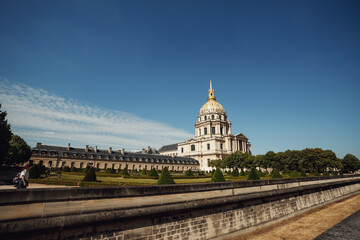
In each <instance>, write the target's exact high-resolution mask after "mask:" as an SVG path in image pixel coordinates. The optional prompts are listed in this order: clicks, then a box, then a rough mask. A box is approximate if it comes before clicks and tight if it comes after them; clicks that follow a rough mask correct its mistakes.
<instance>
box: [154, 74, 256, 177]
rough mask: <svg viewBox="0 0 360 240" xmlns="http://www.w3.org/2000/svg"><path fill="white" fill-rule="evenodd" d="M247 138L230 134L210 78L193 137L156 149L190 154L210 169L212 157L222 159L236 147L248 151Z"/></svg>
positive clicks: (161, 151) (227, 120)
mask: <svg viewBox="0 0 360 240" xmlns="http://www.w3.org/2000/svg"><path fill="white" fill-rule="evenodd" d="M248 140H249V139H248V138H247V137H246V136H245V135H243V134H242V133H239V134H236V135H232V134H231V122H230V120H229V119H228V118H227V114H226V111H225V109H224V108H223V106H222V105H221V104H220V103H218V102H217V101H216V98H215V94H214V89H213V88H212V83H211V80H210V89H209V92H208V98H207V102H206V103H205V104H204V105H203V106H202V107H201V109H200V112H199V114H198V118H197V121H196V123H195V137H194V138H191V139H189V140H188V141H185V142H180V143H176V144H170V145H165V146H163V147H161V148H160V149H159V153H160V154H162V155H167V156H182V157H190V158H194V159H196V160H198V161H199V162H200V168H201V170H207V171H208V170H211V169H212V168H211V167H209V163H210V161H211V160H216V159H224V158H225V157H226V156H228V155H230V154H231V153H233V152H235V151H241V152H244V153H245V152H246V153H249V154H251V144H250V142H249V141H248Z"/></svg>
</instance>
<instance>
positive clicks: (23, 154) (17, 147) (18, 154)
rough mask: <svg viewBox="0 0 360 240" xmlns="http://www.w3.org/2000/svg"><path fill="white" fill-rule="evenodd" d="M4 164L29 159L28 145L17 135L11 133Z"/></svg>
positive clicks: (29, 149) (29, 150)
mask: <svg viewBox="0 0 360 240" xmlns="http://www.w3.org/2000/svg"><path fill="white" fill-rule="evenodd" d="M9 145H10V146H9V150H8V155H7V157H6V164H7V165H11V164H14V163H18V164H20V163H24V162H27V161H29V159H30V156H31V148H30V146H29V145H28V144H27V143H26V142H25V141H24V139H22V138H21V137H19V136H18V135H14V134H11V139H10V142H9Z"/></svg>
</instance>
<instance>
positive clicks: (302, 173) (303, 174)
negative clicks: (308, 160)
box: [300, 169, 307, 177]
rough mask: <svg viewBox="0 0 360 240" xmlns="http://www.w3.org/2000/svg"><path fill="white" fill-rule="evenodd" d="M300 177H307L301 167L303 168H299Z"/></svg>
mask: <svg viewBox="0 0 360 240" xmlns="http://www.w3.org/2000/svg"><path fill="white" fill-rule="evenodd" d="M300 175H301V176H302V177H307V175H306V172H305V170H304V169H303V170H301V174H300Z"/></svg>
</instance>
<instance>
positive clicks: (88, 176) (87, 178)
mask: <svg viewBox="0 0 360 240" xmlns="http://www.w3.org/2000/svg"><path fill="white" fill-rule="evenodd" d="M83 181H84V182H97V180H96V174H95V169H94V168H93V167H91V168H90V169H89V171H88V172H87V173H86V175H85V177H84V179H83Z"/></svg>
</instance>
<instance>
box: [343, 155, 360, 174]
mask: <svg viewBox="0 0 360 240" xmlns="http://www.w3.org/2000/svg"><path fill="white" fill-rule="evenodd" d="M341 163H342V165H343V167H344V172H352V173H353V172H355V171H357V170H359V169H360V161H359V159H358V158H357V157H355V156H354V155H352V154H346V156H345V157H344V159H342V160H341Z"/></svg>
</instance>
